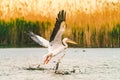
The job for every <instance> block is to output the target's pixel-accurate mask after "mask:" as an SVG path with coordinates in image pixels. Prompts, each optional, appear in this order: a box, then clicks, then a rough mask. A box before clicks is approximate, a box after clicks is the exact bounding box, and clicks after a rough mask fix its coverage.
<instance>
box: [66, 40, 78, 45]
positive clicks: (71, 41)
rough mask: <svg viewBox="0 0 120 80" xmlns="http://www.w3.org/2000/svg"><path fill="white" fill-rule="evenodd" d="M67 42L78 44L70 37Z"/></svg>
mask: <svg viewBox="0 0 120 80" xmlns="http://www.w3.org/2000/svg"><path fill="white" fill-rule="evenodd" d="M67 42H68V43H71V44H78V43H76V42H75V41H73V40H70V39H68V40H67Z"/></svg>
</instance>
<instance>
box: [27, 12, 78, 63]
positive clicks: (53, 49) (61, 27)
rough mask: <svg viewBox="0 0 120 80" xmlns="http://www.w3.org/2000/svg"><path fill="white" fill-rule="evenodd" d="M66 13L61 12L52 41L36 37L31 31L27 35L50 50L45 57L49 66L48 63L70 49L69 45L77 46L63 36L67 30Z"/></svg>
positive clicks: (51, 37) (44, 61)
mask: <svg viewBox="0 0 120 80" xmlns="http://www.w3.org/2000/svg"><path fill="white" fill-rule="evenodd" d="M66 25H67V24H66V12H65V11H64V10H61V11H59V13H58V15H57V18H56V22H55V26H54V29H53V32H52V35H51V36H50V40H49V41H48V40H46V39H44V38H43V37H41V36H39V35H36V34H35V33H33V32H31V31H29V32H28V33H27V34H28V35H29V36H30V38H31V39H32V40H34V41H35V42H36V43H38V44H39V45H41V46H44V47H46V48H48V53H47V54H46V55H44V58H43V64H48V62H49V61H50V60H51V59H52V58H53V57H55V56H56V55H58V54H60V53H61V52H62V51H64V50H65V49H67V48H68V43H71V44H77V43H76V42H75V41H73V40H71V39H69V38H63V39H62V35H63V33H64V32H65V29H66Z"/></svg>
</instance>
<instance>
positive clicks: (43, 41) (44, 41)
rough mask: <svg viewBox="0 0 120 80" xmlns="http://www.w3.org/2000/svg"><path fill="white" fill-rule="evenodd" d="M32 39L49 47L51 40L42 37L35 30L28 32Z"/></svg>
mask: <svg viewBox="0 0 120 80" xmlns="http://www.w3.org/2000/svg"><path fill="white" fill-rule="evenodd" d="M27 34H28V35H29V36H30V38H31V39H32V40H34V41H35V42H36V43H38V44H39V45H41V46H44V47H48V46H49V41H48V40H46V39H44V38H42V37H41V36H39V35H36V34H34V33H33V32H28V33H27Z"/></svg>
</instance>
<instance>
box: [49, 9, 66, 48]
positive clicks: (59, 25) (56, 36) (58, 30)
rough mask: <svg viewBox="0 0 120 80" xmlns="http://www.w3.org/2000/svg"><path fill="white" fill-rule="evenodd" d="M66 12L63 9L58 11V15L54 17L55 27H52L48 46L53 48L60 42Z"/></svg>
mask: <svg viewBox="0 0 120 80" xmlns="http://www.w3.org/2000/svg"><path fill="white" fill-rule="evenodd" d="M65 20H66V12H65V11H64V10H62V11H60V12H59V13H58V17H57V18H56V23H55V27H54V29H53V32H52V35H51V37H50V48H51V50H54V49H55V48H57V47H59V46H60V45H61V44H62V42H61V39H62V34H63V32H64V31H65V27H66V23H65Z"/></svg>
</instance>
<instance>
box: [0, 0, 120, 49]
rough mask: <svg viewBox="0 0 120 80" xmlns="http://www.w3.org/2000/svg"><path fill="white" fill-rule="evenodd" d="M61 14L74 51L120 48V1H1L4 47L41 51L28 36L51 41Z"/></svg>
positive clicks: (0, 42) (0, 33)
mask: <svg viewBox="0 0 120 80" xmlns="http://www.w3.org/2000/svg"><path fill="white" fill-rule="evenodd" d="M60 10H65V11H66V13H67V17H66V23H67V29H66V31H65V33H64V35H63V37H69V38H71V39H72V40H74V41H76V42H77V43H79V44H78V45H70V46H71V47H80V48H120V1H119V0H63V1H61V0H57V1H56V0H0V47H1V48H3V47H40V46H39V45H38V44H36V43H35V42H34V41H32V40H31V39H30V38H29V36H27V35H26V34H25V32H27V31H33V32H34V33H35V34H38V35H40V36H42V37H44V38H46V39H47V40H49V38H50V35H51V33H52V30H53V28H54V24H55V21H56V17H57V14H58V12H59V11H60Z"/></svg>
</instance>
